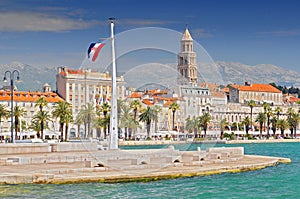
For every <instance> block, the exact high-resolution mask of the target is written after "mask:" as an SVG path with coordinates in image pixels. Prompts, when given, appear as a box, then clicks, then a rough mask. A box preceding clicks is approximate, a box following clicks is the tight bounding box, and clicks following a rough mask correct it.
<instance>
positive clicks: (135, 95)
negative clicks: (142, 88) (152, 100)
mask: <svg viewBox="0 0 300 199" xmlns="http://www.w3.org/2000/svg"><path fill="white" fill-rule="evenodd" d="M141 97H142V94H141V93H131V95H129V96H128V98H141Z"/></svg>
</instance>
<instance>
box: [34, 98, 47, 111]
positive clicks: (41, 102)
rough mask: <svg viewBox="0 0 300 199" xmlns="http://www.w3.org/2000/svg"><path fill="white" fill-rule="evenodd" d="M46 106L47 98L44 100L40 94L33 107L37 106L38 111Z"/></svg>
mask: <svg viewBox="0 0 300 199" xmlns="http://www.w3.org/2000/svg"><path fill="white" fill-rule="evenodd" d="M47 106H48V102H47V100H45V97H44V96H41V97H40V98H39V99H38V100H37V101H36V102H35V107H39V109H40V111H42V110H43V108H44V107H47Z"/></svg>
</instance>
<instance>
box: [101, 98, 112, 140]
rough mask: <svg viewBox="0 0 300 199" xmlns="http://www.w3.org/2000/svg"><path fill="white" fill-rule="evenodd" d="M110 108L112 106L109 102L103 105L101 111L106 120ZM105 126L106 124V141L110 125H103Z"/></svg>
mask: <svg viewBox="0 0 300 199" xmlns="http://www.w3.org/2000/svg"><path fill="white" fill-rule="evenodd" d="M110 108H111V107H110V105H109V104H108V103H107V102H104V103H103V104H102V105H101V107H100V110H101V112H102V113H103V116H104V118H106V116H107V114H108V112H109V111H110ZM103 124H104V139H106V136H107V126H108V125H109V123H108V124H106V123H103Z"/></svg>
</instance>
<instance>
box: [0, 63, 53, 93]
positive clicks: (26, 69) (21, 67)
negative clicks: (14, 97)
mask: <svg viewBox="0 0 300 199" xmlns="http://www.w3.org/2000/svg"><path fill="white" fill-rule="evenodd" d="M7 70H9V71H13V70H18V71H19V72H20V80H21V82H19V83H17V82H16V83H15V85H16V86H17V87H18V90H26V91H29V90H31V91H38V90H39V91H42V87H43V85H44V84H45V83H48V84H49V85H50V86H51V87H52V90H55V75H56V68H55V67H53V68H49V67H37V66H30V65H28V64H23V63H20V62H12V63H10V64H4V65H0V79H3V77H4V73H5V71H7ZM15 78H16V77H15ZM8 80H9V78H8ZM0 85H1V87H2V86H3V85H9V81H8V83H4V82H3V81H1V84H0Z"/></svg>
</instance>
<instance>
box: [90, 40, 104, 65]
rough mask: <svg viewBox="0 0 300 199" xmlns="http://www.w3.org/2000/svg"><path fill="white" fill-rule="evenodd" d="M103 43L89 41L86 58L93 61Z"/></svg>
mask: <svg viewBox="0 0 300 199" xmlns="http://www.w3.org/2000/svg"><path fill="white" fill-rule="evenodd" d="M104 45H105V44H104V43H91V45H90V47H89V49H88V58H89V60H91V61H92V62H95V61H96V59H97V57H98V55H99V52H100V50H101V48H102V47H103V46H104Z"/></svg>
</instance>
